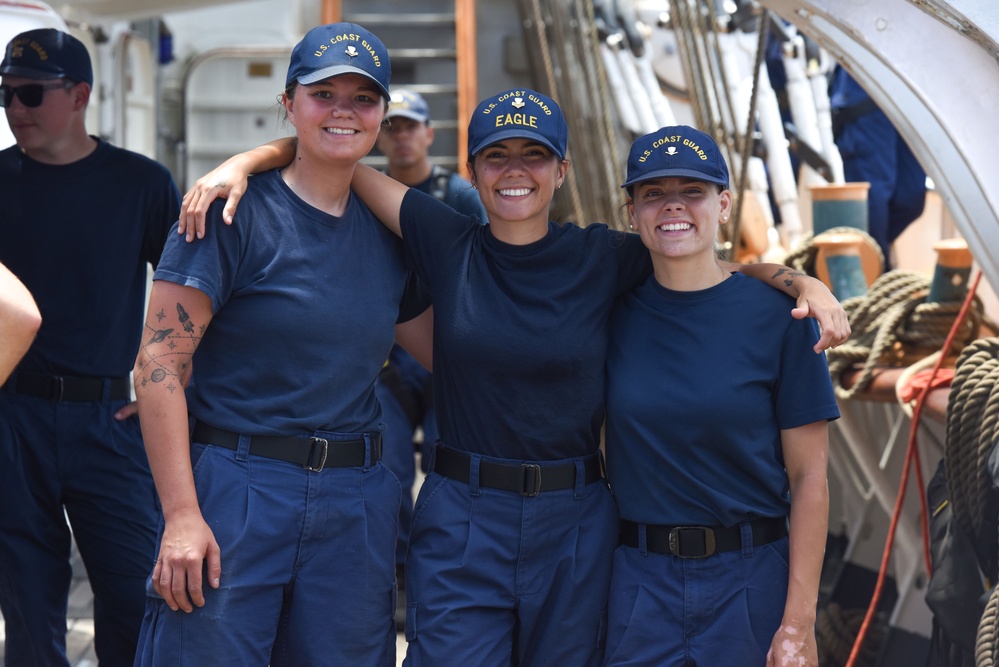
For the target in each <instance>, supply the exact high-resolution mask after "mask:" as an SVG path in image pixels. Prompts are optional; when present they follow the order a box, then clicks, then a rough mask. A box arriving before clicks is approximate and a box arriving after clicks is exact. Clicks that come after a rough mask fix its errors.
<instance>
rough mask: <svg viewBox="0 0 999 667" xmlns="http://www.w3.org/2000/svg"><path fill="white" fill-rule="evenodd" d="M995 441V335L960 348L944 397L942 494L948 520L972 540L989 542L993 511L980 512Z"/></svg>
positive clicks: (998, 386)
mask: <svg viewBox="0 0 999 667" xmlns="http://www.w3.org/2000/svg"><path fill="white" fill-rule="evenodd" d="M997 440H999V338H982V339H980V340H976V341H974V342H973V343H971V344H970V345H968V346H967V347H966V348H965V349H964V350H963V351H962V352H961V356H960V358H959V359H958V362H957V368H956V369H955V372H954V380H953V382H952V383H951V390H950V396H949V398H948V401H947V443H946V445H945V448H944V456H945V457H946V460H947V493H948V495H949V498H950V503H951V509H952V512H953V515H954V520H955V521H956V522H957V524H958V526H959V527H960V528H961V529H963V530H965V531H966V532H967V534H968V536H970V537H971V539H972V541H973V543H976V544H981V543H983V542H987V543H990V544H991V543H994V542H995V541H996V538H997V526H996V516H995V513H994V512H993V513H992V516H989V515H988V514H989V513H988V512H986V501H987V497H988V495H989V491H990V488H991V486H992V478H991V476H990V475H989V472H988V458H989V454H990V453H991V452H992V449H993V447H994V446H995V443H996V441H997Z"/></svg>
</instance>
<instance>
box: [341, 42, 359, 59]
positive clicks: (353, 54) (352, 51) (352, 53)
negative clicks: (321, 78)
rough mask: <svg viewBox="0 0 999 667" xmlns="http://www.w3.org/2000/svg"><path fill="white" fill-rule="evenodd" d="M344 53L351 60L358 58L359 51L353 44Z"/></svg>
mask: <svg viewBox="0 0 999 667" xmlns="http://www.w3.org/2000/svg"><path fill="white" fill-rule="evenodd" d="M344 53H346V54H347V55H348V56H350V57H351V58H356V57H357V49H355V48H354V45H353V44H351V45H350V46H348V47H347V50H346V51H344Z"/></svg>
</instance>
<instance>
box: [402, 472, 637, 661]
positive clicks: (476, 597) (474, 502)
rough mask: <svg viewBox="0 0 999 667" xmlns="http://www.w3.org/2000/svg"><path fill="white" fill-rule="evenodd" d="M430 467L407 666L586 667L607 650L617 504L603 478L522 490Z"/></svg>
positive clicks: (411, 581) (416, 539)
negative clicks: (450, 475)
mask: <svg viewBox="0 0 999 667" xmlns="http://www.w3.org/2000/svg"><path fill="white" fill-rule="evenodd" d="M482 458H483V457H479V456H477V455H473V456H472V460H473V464H472V469H471V472H472V479H471V481H470V482H469V483H463V482H459V481H456V480H453V479H449V478H447V477H444V476H442V475H440V474H438V473H435V472H432V471H431V473H430V474H429V475H428V476H427V479H426V480H425V481H424V483H423V486H422V487H421V489H420V494H419V497H418V499H417V503H416V510H415V514H414V517H413V526H412V539H411V542H410V545H409V558H408V560H407V561H406V603H407V616H406V639H407V640H409V647H408V650H407V653H406V664H407V665H409V666H410V667H421V666H426V667H436V666H438V665H475V666H476V667H510V665H518V666H519V667H540V666H542V665H551V666H552V667H555V666H559V667H561V666H564V665H572V666H573V667H588V666H594V665H598V664H599V661H600V656H601V654H602V650H603V637H604V624H605V621H606V602H607V587H608V582H609V577H610V568H611V558H612V556H613V552H614V548H615V545H616V544H617V530H618V512H617V504H616V503H615V502H614V498H613V497H612V496H611V493H610V489H609V488H608V486H607V483H606V482H605V481H604V480H602V479H601V480H599V481H597V482H594V483H591V484H584V483H583V481H582V479H583V477H584V475H583V467H582V460H581V459H575V460H574V463H575V464H576V465H577V471H578V472H577V478H578V479H579V480H580V481H578V482H577V484H576V488H574V489H565V490H560V491H544V492H542V493H541V494H539V495H537V496H535V497H525V496H522V495H520V494H518V493H515V492H511V491H500V490H496V489H490V488H485V487H480V486H479V484H478V481H477V480H478V473H477V466H478V462H479V461H480V460H482Z"/></svg>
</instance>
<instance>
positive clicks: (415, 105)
mask: <svg viewBox="0 0 999 667" xmlns="http://www.w3.org/2000/svg"><path fill="white" fill-rule="evenodd" d="M385 117H386V118H409V119H412V120H415V121H417V122H420V123H429V122H430V107H429V106H428V105H427V101H426V100H425V99H423V96H422V95H420V94H419V93H414V92H413V91H411V90H395V91H393V92H392V98H391V99H390V100H389V108H388V112H386V114H385Z"/></svg>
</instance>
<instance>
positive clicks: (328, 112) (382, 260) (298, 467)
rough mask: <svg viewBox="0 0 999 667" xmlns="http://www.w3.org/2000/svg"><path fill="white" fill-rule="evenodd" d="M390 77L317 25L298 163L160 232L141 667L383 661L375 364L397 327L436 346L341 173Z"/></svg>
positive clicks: (366, 147)
mask: <svg viewBox="0 0 999 667" xmlns="http://www.w3.org/2000/svg"><path fill="white" fill-rule="evenodd" d="M389 79H390V64H389V59H388V53H387V51H386V49H385V47H384V45H383V44H382V43H381V41H379V39H378V38H377V37H376V36H375V35H373V34H372V33H370V32H369V31H367V30H366V29H364V28H362V27H361V26H358V25H355V24H351V23H336V24H330V25H323V26H319V27H316V28H313V29H312V30H310V31H309V32H308V33H307V34H306V35H305V37H304V38H303V39H302V41H300V42H299V43H298V44H297V45H296V46H295V48H294V50H293V51H292V55H291V62H290V64H289V67H288V74H287V78H286V87H285V90H284V92H283V94H282V96H281V103H282V106H283V108H284V111H285V113H286V114H287V117H288V120H289V121H290V122H291V124H292V125H293V126H294V127H295V130H296V133H297V136H298V142H297V149H296V154H295V159H294V161H293V162H292V163H291V164H289V165H288V166H287V167H286V168H284V169H282V170H272V171H268V172H265V173H262V174H259V175H258V176H255V177H254V178H253V179H252V180H251V182H250V184H249V186H248V188H247V190H246V196H245V198H244V202H245V204H246V207H245V212H244V213H243V214H242V215H243V216H244V222H245V224H243V225H240V226H239V227H226V226H225V225H222V224H214V225H211V226H209V233H208V234H207V235H206V237H205V239H204V240H203V241H202V242H200V243H198V244H194V245H189V244H187V243H185V242H184V239H183V237H181V236H178V235H177V234H172V235H171V238H170V240H169V241H168V242H167V246H166V248H165V250H164V252H163V258H162V261H161V262H160V266H159V268H158V270H157V271H156V274H155V276H154V283H153V289H152V293H151V296H150V301H149V310H148V314H147V317H146V328H145V334H144V336H143V342H142V346H141V348H140V350H139V355H138V357H137V359H136V361H135V391H136V395H137V397H138V402H139V416H140V419H141V421H142V430H143V433H144V434H145V436H146V449H147V451H148V453H149V461H150V466H151V468H152V471H153V477H154V478H155V480H156V488H157V490H158V491H159V496H160V501H161V505H162V508H163V520H164V522H163V526H162V533H161V536H160V540H159V550H158V557H157V558H156V563H155V566H154V568H153V571H152V575H151V577H150V588H151V590H150V591H149V602H148V604H147V609H146V617H145V620H144V622H143V633H142V637H141V639H140V647H139V649H140V654H139V656H138V657H137V659H136V664H137V665H223V664H225V665H240V666H241V667H252V666H257V667H265V666H266V665H271V666H272V667H281V666H285V667H293V666H299V665H351V666H354V665H357V666H361V667H363V666H370V667H385V666H386V665H392V664H394V660H395V623H394V622H393V612H394V608H395V601H394V590H395V588H394V585H395V542H396V535H397V531H398V520H399V483H398V481H397V480H396V478H395V476H394V475H393V474H392V472H391V471H390V470H389V469H388V468H386V467H385V466H384V465H382V464H381V433H380V424H379V419H380V409H379V405H378V401H377V399H376V397H375V393H374V382H375V377H376V376H377V375H378V371H379V369H380V368H381V366H382V363H383V362H384V361H385V358H386V357H387V356H388V353H389V350H390V349H391V347H392V343H393V336H395V338H396V339H398V340H399V341H400V342H401V343H403V344H404V345H407V347H408V349H410V350H411V351H414V352H415V353H416V354H415V356H417V358H421V359H424V360H428V359H429V341H430V326H429V325H430V322H431V320H430V319H429V318H430V316H431V315H430V313H431V311H430V310H429V309H427V306H428V304H429V301H428V300H427V299H426V298H425V297H423V295H422V292H421V290H420V289H418V285H417V284H416V283H415V282H413V281H411V280H409V278H410V276H409V275H408V274H407V272H406V270H405V268H404V267H403V255H402V250H403V249H402V245H401V244H400V243H399V240H398V238H396V237H395V236H393V235H392V234H391V233H390V232H389V231H388V230H386V229H385V228H384V227H383V226H382V225H381V224H380V223H379V222H378V221H377V220H375V218H374V216H373V215H372V214H371V212H370V211H369V210H368V209H367V208H366V207H365V206H364V204H363V203H362V202H361V201H360V200H359V199H358V198H357V197H355V196H354V195H353V193H352V192H351V190H350V179H351V175H352V174H353V171H354V168H355V166H356V165H357V163H358V161H359V160H360V159H361V158H362V157H364V156H365V155H366V154H367V153H368V152H369V151H370V150H371V148H372V147H373V146H374V144H375V138H376V137H377V135H378V130H379V127H380V126H381V124H382V121H383V119H384V116H385V110H386V107H387V104H388V98H389V94H388V86H389ZM211 213H212V217H213V218H215V219H218V217H219V215H220V213H221V206H217V207H215V208H214V209H213V210H212V212H211ZM397 322H398V324H397ZM421 340H422V341H425V342H426V345H423V346H421V347H419V349H417V347H412V346H409V344H410V343H413V344H418V343H419V342H420V341H421ZM428 363H429V362H428ZM192 366H193V368H196V369H197V371H196V374H197V377H196V381H195V382H194V383H192V385H191V387H190V388H189V390H188V391H187V392H186V395H185V392H184V391H182V390H181V388H182V387H184V386H185V384H186V383H187V380H188V377H189V376H190V374H191V369H192ZM188 415H190V417H191V420H192V425H191V426H190V429H189V422H188Z"/></svg>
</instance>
